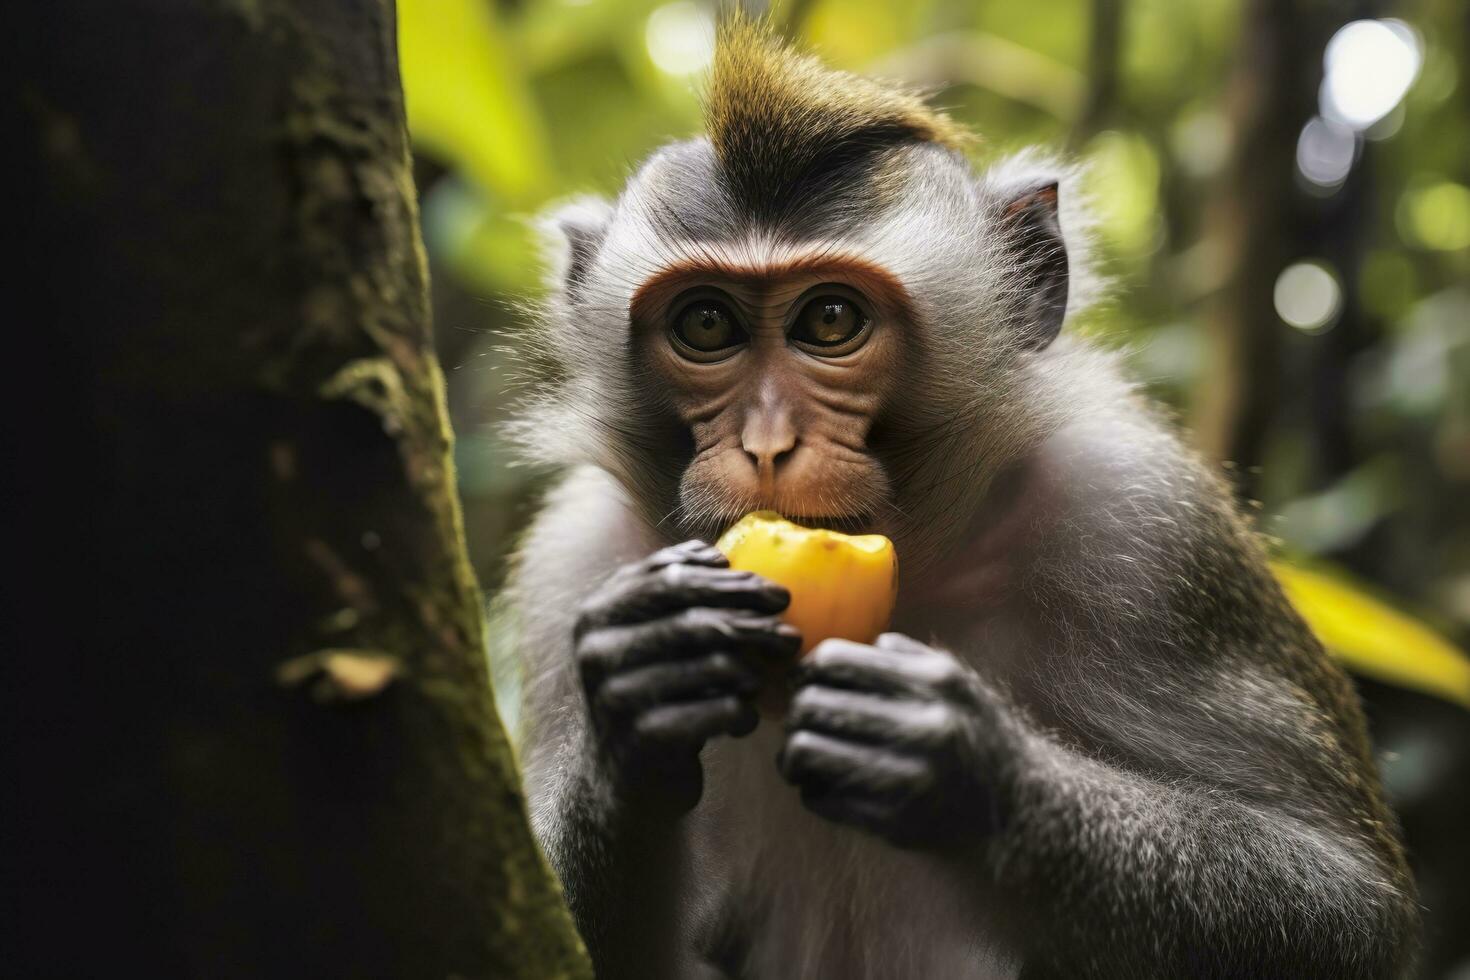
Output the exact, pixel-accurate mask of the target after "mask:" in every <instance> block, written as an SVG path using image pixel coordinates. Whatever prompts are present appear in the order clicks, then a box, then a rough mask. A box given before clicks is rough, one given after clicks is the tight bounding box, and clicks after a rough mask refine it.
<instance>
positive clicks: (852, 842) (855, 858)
mask: <svg viewBox="0 0 1470 980" xmlns="http://www.w3.org/2000/svg"><path fill="white" fill-rule="evenodd" d="M780 737H781V730H780V725H779V723H776V722H771V721H763V722H762V723H761V727H760V728H759V729H758V730H757V731H756V732H755V733H754V734H752V735H751V736H749V737H748V738H743V739H739V740H732V739H720V740H717V741H715V742H712V743H711V744H710V745H708V746H707V747H706V748H705V750H704V753H703V756H702V758H703V760H704V767H705V790H704V797H703V799H702V800H701V802H700V804H699V806H698V807H697V808H696V809H695V810H694V812H693V813H691V814H690V815H689V817H688V818H687V819H686V823H685V828H686V833H687V835H688V837H687V843H688V849H687V855H688V861H689V868H688V872H689V878H688V879H687V880H689V881H694V882H700V883H701V889H700V890H701V891H702V892H704V894H706V895H709V896H713V897H712V898H708V899H707V900H706V903H705V904H704V905H703V906H701V905H700V904H698V902H697V900H696V901H691V902H690V903H688V904H687V905H685V907H686V908H687V909H689V916H690V918H689V921H687V922H686V923H685V924H684V934H685V936H686V939H687V941H688V942H689V943H690V944H691V946H692V949H691V953H692V954H693V955H694V956H695V957H696V958H698V959H702V960H703V961H704V962H706V963H708V964H710V965H711V966H713V967H715V968H717V969H719V970H720V971H722V972H723V973H724V974H725V975H727V976H729V977H730V978H732V980H791V978H802V980H827V978H831V980H902V978H913V977H945V978H954V980H970V978H975V980H979V978H987V980H988V978H999V977H1015V976H1016V975H1017V974H1018V973H1019V971H1020V965H1021V964H1020V960H1019V958H1018V957H1017V956H1016V955H1015V954H1014V952H1013V950H1011V949H1010V948H1008V944H1007V943H1006V942H1005V941H1004V938H1003V936H1002V930H1001V926H1000V917H999V915H998V911H997V910H998V908H999V906H998V902H997V897H996V895H995V894H994V892H993V889H991V888H990V887H989V886H988V885H987V884H986V883H985V882H983V881H978V880H976V879H975V877H974V876H967V875H966V874H965V873H964V872H963V871H961V870H959V869H957V868H955V867H952V866H946V864H945V863H944V862H942V861H940V860H939V859H937V858H935V857H932V856H929V855H925V854H920V853H915V852H910V851H903V850H899V849H897V848H894V847H892V846H890V845H889V844H887V843H885V842H883V841H881V840H880V839H878V838H876V837H873V836H871V835H868V834H865V833H863V832H861V831H858V830H853V829H850V828H847V827H843V826H839V825H837V824H834V823H831V822H829V821H827V820H824V819H822V818H821V817H818V816H816V815H814V814H812V813H811V812H809V811H807V810H806V809H804V808H803V807H802V805H801V801H800V798H799V796H798V795H797V792H796V790H794V789H793V788H792V787H790V786H788V785H787V784H786V783H785V782H783V781H782V780H781V778H780V775H779V773H778V772H777V770H776V763H775V758H776V754H777V752H778V750H779V748H780V740H781V739H780ZM711 886H714V887H711ZM705 889H708V891H705ZM691 897H692V898H693V897H694V896H691Z"/></svg>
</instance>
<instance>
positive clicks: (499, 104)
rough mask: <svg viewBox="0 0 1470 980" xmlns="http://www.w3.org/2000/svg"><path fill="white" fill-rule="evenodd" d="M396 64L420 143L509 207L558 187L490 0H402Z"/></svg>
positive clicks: (534, 111) (415, 137)
mask: <svg viewBox="0 0 1470 980" xmlns="http://www.w3.org/2000/svg"><path fill="white" fill-rule="evenodd" d="M398 60H399V65H400V68H401V70H402V72H403V90H404V96H405V99H406V101H407V104H408V106H407V107H408V129H409V134H410V135H411V136H412V137H413V140H414V142H415V143H416V144H418V145H420V146H422V147H424V148H425V149H427V150H429V151H430V152H431V153H433V154H434V155H436V156H438V157H440V158H441V159H442V160H444V162H446V163H449V164H451V165H453V166H454V167H455V168H456V169H458V170H459V171H460V172H461V173H463V174H465V175H466V176H467V177H468V178H469V179H470V180H472V181H473V182H474V183H476V184H477V185H479V187H480V188H481V189H482V190H484V191H486V192H488V193H489V194H491V195H493V196H494V197H496V198H498V199H500V200H501V201H502V202H505V203H506V204H508V205H510V206H527V205H533V204H536V203H539V202H540V201H541V200H542V199H543V198H544V197H545V196H546V195H547V193H548V191H549V190H550V188H551V187H552V186H554V184H553V181H552V177H551V154H550V152H549V150H548V147H547V142H546V134H545V132H544V130H543V129H542V126H541V119H540V115H539V113H538V111H537V108H536V106H535V103H534V102H533V100H532V98H531V94H530V91H529V88H528V86H527V85H526V81H525V78H524V77H523V75H522V72H521V70H520V67H519V65H518V64H517V61H516V57H515V53H514V52H513V51H512V50H511V45H510V44H508V43H507V42H506V39H505V37H504V34H503V32H502V31H501V29H500V25H499V24H498V23H497V22H496V20H495V5H494V4H493V3H488V2H485V0H399V3H398Z"/></svg>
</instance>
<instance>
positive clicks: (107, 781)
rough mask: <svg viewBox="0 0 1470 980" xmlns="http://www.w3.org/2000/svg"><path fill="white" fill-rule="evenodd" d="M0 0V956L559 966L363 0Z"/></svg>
mask: <svg viewBox="0 0 1470 980" xmlns="http://www.w3.org/2000/svg"><path fill="white" fill-rule="evenodd" d="M8 13H9V18H8V22H7V29H8V35H9V39H8V43H9V44H10V45H11V46H12V47H13V48H15V49H18V50H15V51H13V52H11V53H7V55H6V56H5V58H4V59H3V61H4V62H5V66H4V68H3V69H0V70H3V71H4V72H5V73H6V75H8V76H9V77H8V78H7V80H6V83H5V86H4V90H3V98H4V104H5V108H6V114H7V117H8V116H10V115H11V114H15V118H13V119H7V121H6V130H5V131H6V133H7V135H8V136H9V137H10V139H9V141H8V155H9V157H10V158H11V159H12V160H18V162H19V166H20V172H19V175H18V176H17V175H14V174H13V175H12V179H11V182H10V187H11V195H12V203H11V208H10V213H11V214H12V215H13V216H14V215H17V214H18V216H19V222H18V225H19V227H18V228H17V227H16V223H15V221H14V218H12V222H11V228H10V231H11V236H9V237H11V238H12V241H17V242H19V243H21V244H22V245H23V247H24V252H25V255H24V258H23V259H22V261H21V262H20V263H19V265H12V266H11V267H10V269H9V273H10V275H11V276H12V277H14V278H13V279H12V280H11V281H10V283H8V286H9V287H10V289H9V290H8V292H10V293H11V294H12V295H15V294H16V293H24V294H25V295H26V296H27V297H28V299H29V300H30V302H31V303H35V304H37V311H38V312H37V313H35V314H28V315H27V317H26V318H25V319H21V318H20V317H19V316H18V315H17V314H18V313H19V310H20V307H19V306H18V305H16V304H15V302H14V301H12V303H8V304H7V310H6V319H7V320H8V321H9V323H8V327H9V329H8V330H7V331H6V333H7V340H8V341H9V343H8V345H7V348H8V353H9V355H10V358H11V360H10V364H11V374H12V379H11V382H10V384H9V385H7V386H6V387H7V395H8V396H9V398H10V399H13V400H14V401H16V402H17V403H18V406H12V411H11V412H10V413H8V415H7V418H6V423H5V433H6V440H7V443H8V444H9V445H8V447H7V448H8V450H9V451H8V453H7V469H8V482H9V483H10V484H11V485H10V486H9V487H8V493H7V510H8V511H9V512H10V514H11V515H12V516H15V517H18V518H20V521H18V522H17V523H20V524H22V525H23V526H20V527H18V528H17V529H16V530H15V532H14V533H12V535H10V536H9V538H8V539H7V542H6V543H7V546H8V547H9V548H10V552H11V553H10V555H9V558H10V562H9V567H10V569H11V571H12V573H13V575H14V578H13V582H14V583H17V584H13V585H12V586H11V587H10V588H9V589H8V590H7V604H8V605H11V606H12V607H13V608H10V609H8V610H7V615H6V626H7V629H9V630H12V631H17V632H19V633H20V634H21V635H22V636H24V637H27V638H26V639H24V640H20V639H17V640H13V641H12V642H10V643H7V644H6V646H7V649H6V650H5V656H4V661H5V667H6V671H7V674H8V676H7V679H6V682H5V683H4V685H3V687H4V692H5V699H6V702H7V703H6V704H5V705H4V707H3V711H4V725H5V734H4V738H5V744H6V748H7V750H8V751H9V752H10V753H12V754H13V755H14V759H13V760H12V763H11V764H9V765H7V768H6V772H7V775H8V778H7V792H6V795H7V797H8V799H9V802H8V803H7V805H6V809H7V811H9V812H8V813H7V818H6V822H7V825H8V826H7V828H6V831H5V834H4V838H5V858H4V861H5V864H4V867H3V869H0V877H3V879H4V888H5V895H4V907H3V910H0V911H3V915H4V917H5V930H6V932H7V934H8V936H9V938H8V939H7V943H6V947H7V948H6V951H5V953H4V954H3V956H4V963H5V972H6V973H7V974H8V975H12V976H43V975H70V976H106V975H118V974H129V975H130V974H131V973H133V972H134V971H141V972H144V973H146V974H147V975H150V976H173V975H190V976H201V977H203V976H208V977H234V976H240V977H274V976H320V977H327V976H363V977H366V976H403V977H431V976H438V977H444V976H450V975H456V976H476V977H490V976H493V977H525V978H536V980H542V978H549V977H572V976H590V969H589V968H588V966H587V964H586V961H585V958H584V957H583V954H582V952H581V950H580V947H579V943H578V941H577V939H576V936H575V934H574V932H573V930H572V927H571V924H570V919H569V917H568V915H567V913H566V911H565V908H564V906H563V904H562V902H561V898H560V895H559V893H558V891H557V888H556V885H555V883H554V880H553V878H552V877H551V875H550V873H549V872H548V870H547V866H546V864H545V862H544V861H543V859H542V858H541V856H540V853H539V851H538V850H537V848H536V845H535V843H534V841H533V838H532V836H531V833H530V830H529V828H528V825H527V821H526V815H525V810H524V802H523V797H522V795H521V792H520V788H519V784H518V781H517V776H516V771H515V767H514V764H513V760H512V755H511V750H510V747H509V745H508V744H507V741H506V738H505V735H504V732H503V730H502V729H501V726H500V723H499V720H498V719H497V718H496V716H495V713H494V708H493V705H492V700H491V697H490V691H489V684H488V680H487V676H486V665H485V661H484V651H483V635H482V634H483V623H482V620H481V612H480V598H479V595H478V593H477V588H476V585H475V582H474V579H473V576H472V574H471V573H470V571H469V566H468V564H467V562H466V559H465V553H464V547H463V544H462V540H461V534H460V517H459V511H458V504H457V501H456V497H455V493H454V484H453V473H452V470H451V468H450V462H449V454H448V450H449V440H450V436H449V432H448V427H447V423H446V420H445V412H444V406H443V390H442V389H443V384H442V379H441V376H440V373H439V369H438V367H437V365H436V363H435V361H434V358H433V353H432V348H431V346H430V336H429V323H428V311H427V304H426V299H425V271H424V261H423V253H422V248H421V244H420V241H419V235H418V227H417V212H416V204H415V200H414V191H413V185H412V181H411V174H410V168H409V158H408V147H407V142H406V139H405V131H404V120H403V103H402V96H401V92H400V88H399V80H398V66H397V60H396V44H395V37H394V17H393V8H392V3H391V0H336V2H333V0H298V2H292V0H192V2H188V0H110V2H107V3H85V2H82V0H48V2H45V3H30V4H21V5H19V6H18V7H17V8H16V9H11V10H9V11H8ZM28 382H29V385H28V384H27V383H28ZM31 387H33V388H35V389H37V391H36V392H29V391H28V389H29V388H31ZM22 576H23V577H24V582H25V584H24V585H23V586H22V585H20V584H18V583H19V582H20V581H21V578H22Z"/></svg>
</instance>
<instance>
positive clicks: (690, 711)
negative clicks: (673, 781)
mask: <svg viewBox="0 0 1470 980" xmlns="http://www.w3.org/2000/svg"><path fill="white" fill-rule="evenodd" d="M759 723H760V716H759V715H758V714H756V710H755V706H754V705H752V704H751V703H750V702H749V701H747V700H745V699H743V698H738V697H735V696H734V695H726V696H725V697H719V698H710V699H708V700H704V701H689V702H685V703H683V704H666V705H661V706H659V707H657V708H652V709H650V710H648V711H645V712H644V713H643V714H641V715H639V716H638V720H637V721H636V722H635V723H634V725H633V728H634V731H635V732H636V733H637V734H638V735H639V736H640V737H641V738H643V739H646V740H647V741H650V742H657V743H662V744H687V745H698V744H700V743H702V742H704V741H705V740H707V739H709V738H712V737H714V736H715V735H749V734H750V733H751V732H753V731H755V726H756V725H757V724H759Z"/></svg>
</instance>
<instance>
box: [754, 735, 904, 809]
mask: <svg viewBox="0 0 1470 980" xmlns="http://www.w3.org/2000/svg"><path fill="white" fill-rule="evenodd" d="M776 764H777V767H778V768H779V769H780V770H781V775H782V777H783V778H785V780H786V781H787V782H789V783H793V784H795V785H798V786H802V787H809V788H811V789H812V790H813V791H815V792H839V793H850V792H857V793H861V794H864V795H868V796H873V797H884V796H899V797H908V796H912V795H915V794H918V793H922V792H924V791H926V790H927V789H928V788H930V786H931V785H932V782H933V774H932V770H931V769H930V768H929V766H928V765H927V764H926V763H925V762H924V761H923V760H922V759H918V758H913V757H910V756H904V755H898V754H895V753H893V752H888V751H885V750H883V749H881V748H876V747H874V746H871V745H859V744H854V743H852V742H849V741H846V740H844V739H840V738H833V737H832V736H830V735H822V734H820V733H818V732H811V731H806V730H801V731H796V732H793V733H792V734H791V736H790V737H789V738H788V739H787V740H786V745H785V747H784V748H783V749H782V750H781V755H780V758H778V759H777V761H776Z"/></svg>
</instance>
